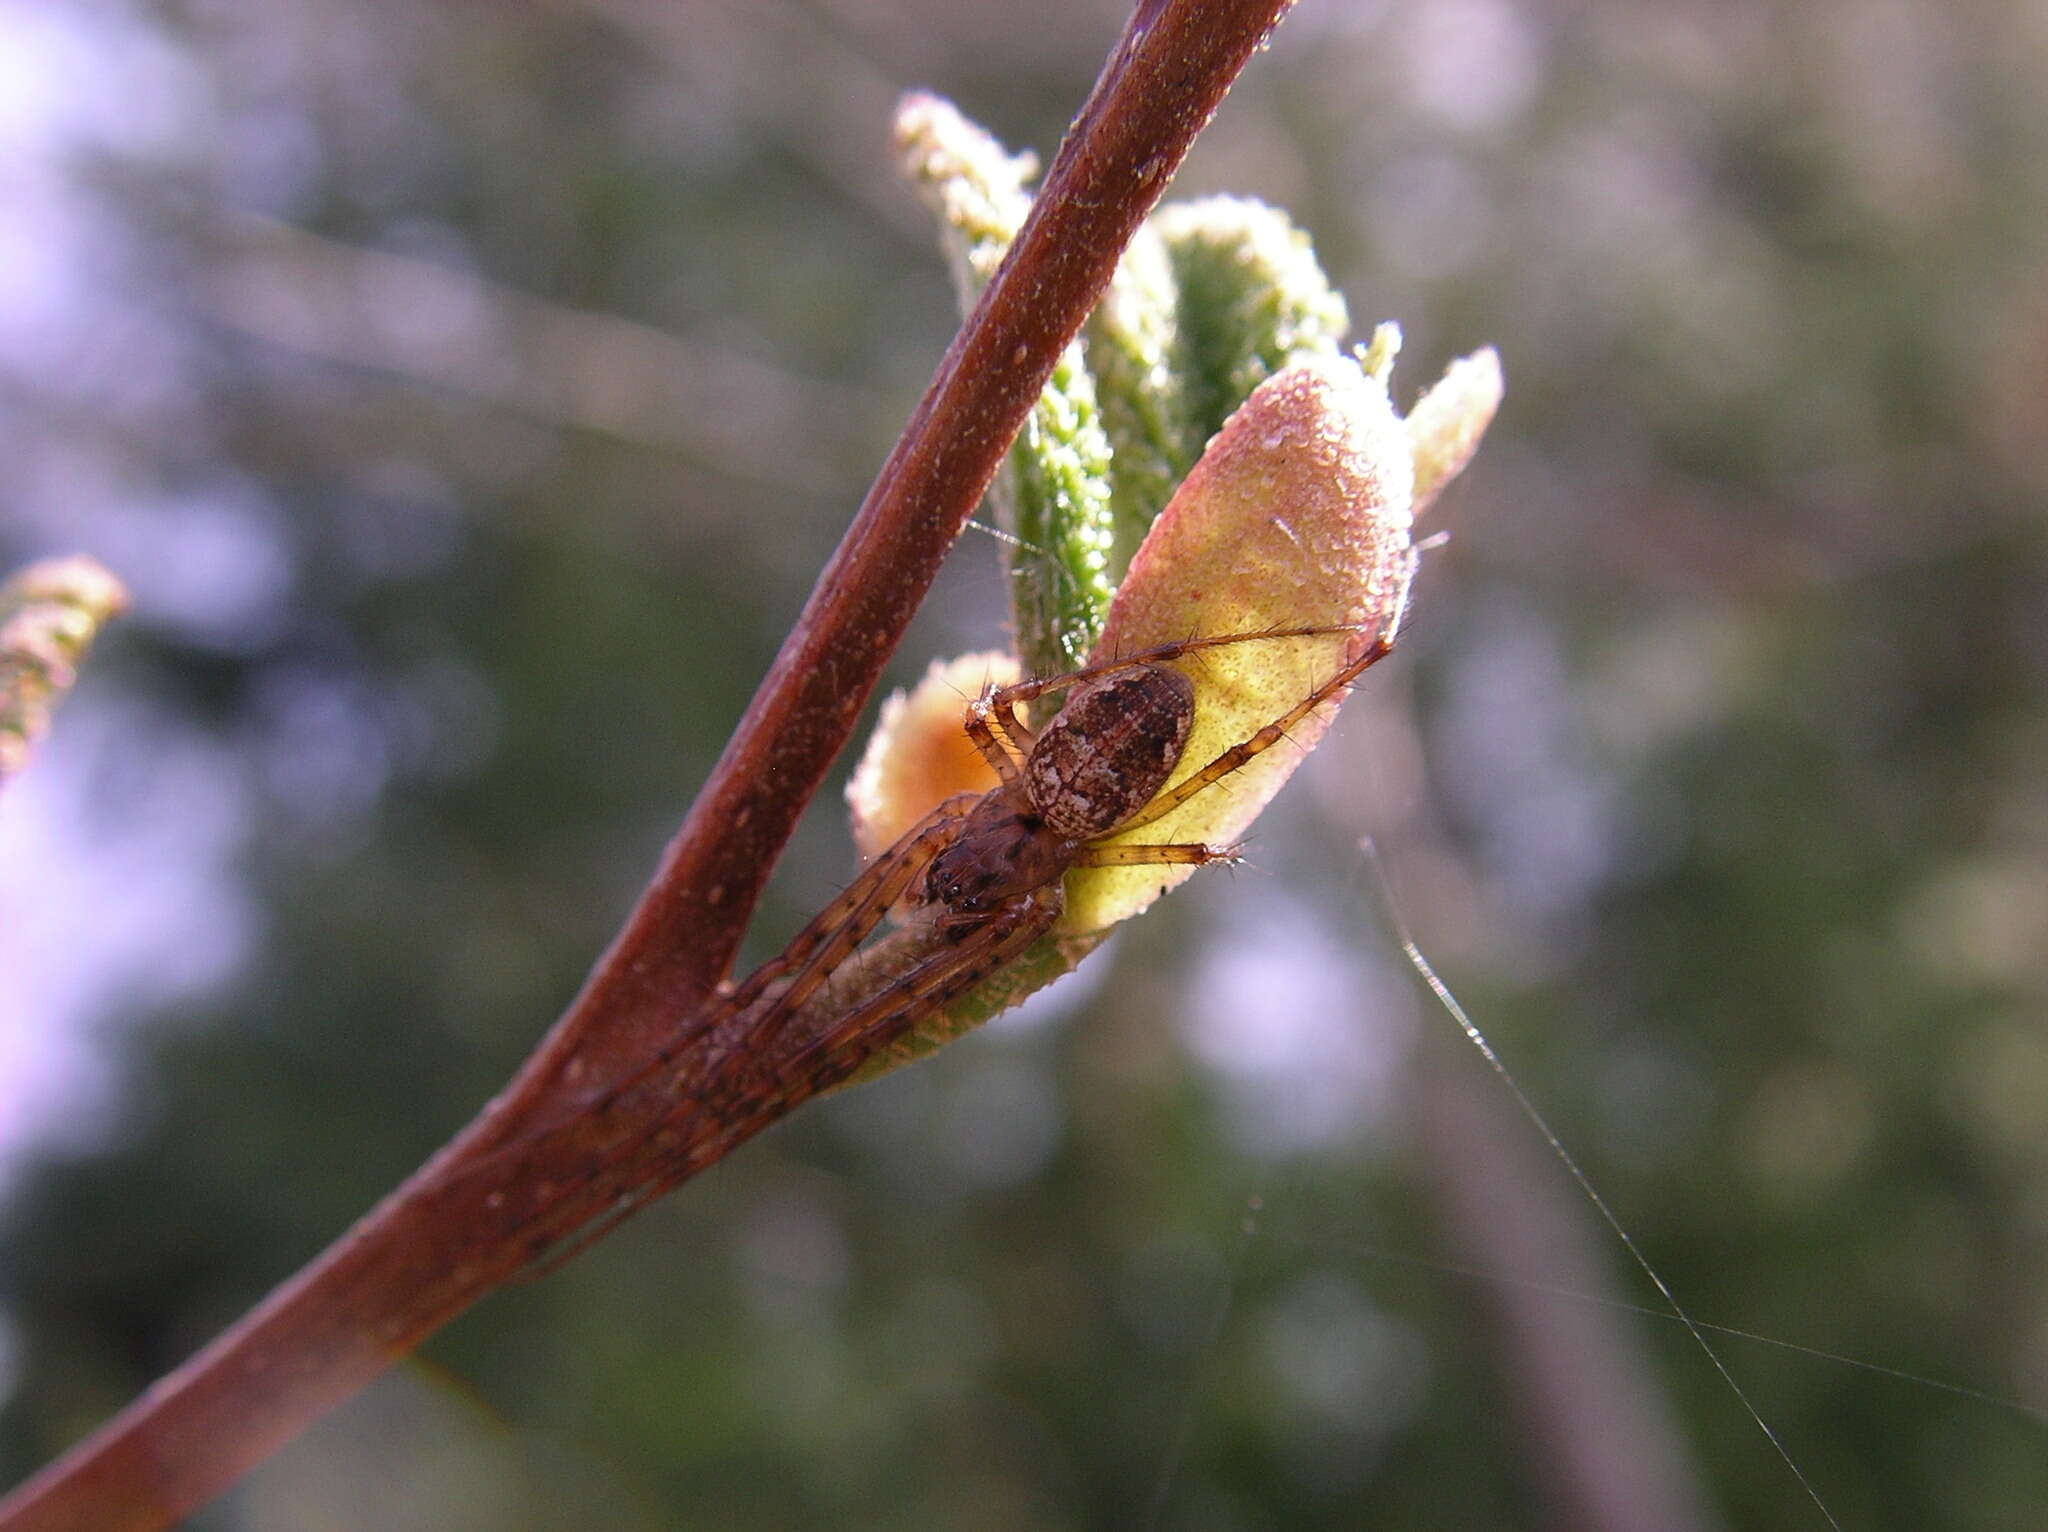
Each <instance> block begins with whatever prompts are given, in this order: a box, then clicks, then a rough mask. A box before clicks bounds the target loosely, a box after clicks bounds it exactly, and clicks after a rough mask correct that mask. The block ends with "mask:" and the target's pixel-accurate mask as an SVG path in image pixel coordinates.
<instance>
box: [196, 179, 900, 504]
mask: <svg viewBox="0 0 2048 1532" xmlns="http://www.w3.org/2000/svg"><path fill="white" fill-rule="evenodd" d="M196 292H197V297H198V302H199V303H200V304H201V306H202V307H203V308H204V310H205V312H206V313H207V315H208V316H209V317H210V318H212V319H213V320H215V321H216V322H218V323H220V324H223V325H226V326H228V327H229V328H231V329H233V330H236V331H239V332H241V333H242V334H245V335H251V336H254V337H256V338H257V339H259V340H262V341H266V342H268V343H270V344H272V345H277V346H283V347H286V348H288V349H290V350H293V351H300V352H305V353H307V354H309V355H312V356H317V357H321V358H323V359H325V360H328V361H334V362H340V363H344V364H346V365H349V366H353V367H363V368H368V369H372V370H374V371H378V372H384V373H390V374H394V375H396V376H398V377H401V378H404V379H406V380H408V381H411V382H415V383H420V384H424V385H426V386H428V387H429V388H435V389H443V390H446V391H448V392H450V393H453V394H456V395H458V396H460V397H461V398H463V399H469V400H481V401H483V402H485V403H487V404H490V405H492V406H494V407H496V408H498V409H503V410H509V411H511V412H512V413H514V414H517V415H521V416H524V417H526V418H527V419H530V420H536V421H539V422H542V423H543V424H546V425H551V426H562V427H568V428H571V429H574V430H581V431H594V432H598V433H600V434H602V435H605V436H610V437H614V438H616V439H618V440H620V441H624V442H628V443H631V444H633V445H636V446H642V447H650V448H653V449H655V450H657V451H661V452H674V453H679V454H681V455H683V456H685V457H689V458H692V459H695V460H697V461H699V462H702V463H703V464H705V465H706V466H707V467H710V468H713V469H715V470H717V471H718V472H720V473H724V474H728V475H730V476H732V477H733V478H736V479H744V480H748V481H751V482H754V483H761V484H768V485H772V486H775V487H777V488H783V489H795V490H800V491H804V492H806V493H817V492H821V491H825V490H830V489H833V488H836V487H837V485H838V483H839V479H838V475H837V472H836V465H838V464H843V463H846V462H848V461H850V460H851V458H852V457H853V455H854V454H855V453H856V452H857V451H859V450H860V449H861V446H862V443H863V441H864V440H865V434H866V433H865V431H864V429H863V419H862V417H863V414H864V410H863V408H862V406H863V404H864V403H866V402H867V401H866V400H864V399H863V397H862V396H861V395H860V394H859V393H858V392H857V391H855V390H852V389H847V388H839V387H836V386H834V385H832V384H829V383H822V382H819V381H816V380H814V379H809V378H799V377H796V376H794V375H793V374H791V373H789V372H786V371H784V370H782V369H780V368H777V367H773V366H771V365H769V364H768V363H766V362H763V361H761V360H760V359H759V358H758V357H755V356H751V355H749V354H748V353H746V352H743V351H737V350H734V349H733V348H731V347H726V346H715V345H710V344H707V343H705V342H702V341H696V340H688V339H684V338H682V337H680V336H676V335H672V334H670V333H668V332H667V331H665V330H660V329H657V328H655V327H654V326H652V325H646V324H641V323H638V322H636V321H634V320H630V319H621V318H618V317H616V316H614V315H609V314H594V313H589V312H586V311H583V310H579V309H571V308H564V307H562V306H561V305H560V304H555V303H548V302H546V301H544V300H542V299H539V298H535V297H533V296H531V295H530V294H527V293H522V292H518V291H516V290H515V289H512V288H509V287H505V286H503V285H501V284H499V283H495V282H490V281H486V280H485V279H484V278H482V277H478V276H476V275H474V274H472V273H469V272H465V271H459V270H456V269H453V268H451V267H447V266H440V265H436V264H435V263H433V262H432V261H426V260H420V259H417V258H415V257H412V256H405V255H394V254H392V253H390V252H388V251H382V250H366V249H362V248H359V247H357V246H354V245H347V244H343V243H340V242H339V241H336V240H331V239H326V238H323V237H321V236H320V235H317V234H309V233H307V232H305V231H304V230H302V229H295V228H293V227H291V225H289V224H284V223H279V222H276V221H275V220H272V219H267V218H257V217H254V216H248V215H245V216H243V217H240V218H237V219H234V220H232V221H230V222H229V223H228V224H227V225H226V230H225V237H224V239H223V240H222V242H221V243H220V244H219V245H218V246H217V248H216V250H215V253H214V256H213V261H212V265H211V266H210V268H209V269H208V270H207V271H206V273H205V274H204V275H203V276H202V278H201V279H200V282H199V284H198V287H197V289H196Z"/></svg>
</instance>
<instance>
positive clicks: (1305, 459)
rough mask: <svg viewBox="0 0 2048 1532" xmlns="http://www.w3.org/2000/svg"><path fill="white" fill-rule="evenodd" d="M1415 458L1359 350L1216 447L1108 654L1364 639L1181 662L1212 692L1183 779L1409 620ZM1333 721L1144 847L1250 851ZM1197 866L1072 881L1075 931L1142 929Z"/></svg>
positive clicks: (1155, 535) (1219, 439) (1233, 422)
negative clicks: (1253, 637)
mask: <svg viewBox="0 0 2048 1532" xmlns="http://www.w3.org/2000/svg"><path fill="white" fill-rule="evenodd" d="M1411 463H1412V460H1411V455H1410V445H1409V438H1408V433H1407V430H1406V429H1405V427H1404V426H1403V424H1402V422H1401V419H1400V417H1398V416H1397V415H1396V414H1395V413H1394V409H1393V406H1392V404H1391V403H1390V402H1389V400H1388V398H1387V390H1386V384H1385V382H1384V380H1383V379H1381V378H1379V377H1375V376H1372V375H1370V374H1368V373H1367V372H1365V371H1364V370H1363V369H1362V368H1361V367H1360V366H1359V365H1358V364H1357V363H1356V362H1355V361H1353V360H1351V359H1350V358H1348V357H1330V358H1321V359H1317V360H1314V361H1309V362H1303V363H1299V364H1297V365H1295V366H1292V367H1289V368H1288V369H1286V370H1285V371H1283V372H1281V373H1278V374H1276V375H1275V376H1274V377H1272V378H1270V379H1268V380H1267V381H1266V382H1265V383H1263V384H1261V385H1260V386H1259V388H1258V389H1257V390H1256V391H1254V392H1253V394H1252V396H1251V397H1250V398H1249V399H1247V400H1246V401H1245V403H1244V405H1243V406H1242V407H1241V408H1240V409H1239V410H1238V411H1237V413H1236V414H1235V415H1233V416H1231V418H1230V420H1229V421H1228V422H1227V423H1226V424H1225V425H1224V427H1223V429H1222V430H1221V431H1219V432H1218V433H1217V434H1216V436H1215V438H1214V439H1213V440H1212V441H1211V442H1210V443H1209V446H1208V450H1207V451H1206V452H1204V453H1203V455H1202V459H1201V461H1200V462H1199V463H1197V464H1196V465H1195V468H1194V471H1193V472H1192V473H1190V474H1189V475H1188V478H1187V480H1186V482H1184V483H1183V484H1182V485H1181V487H1180V489H1179V490H1178V491H1177V492H1176V493H1175V495H1174V497H1173V499H1172V501H1171V502H1170V503H1169V504H1168V505H1167V507H1166V509H1165V510H1164V511H1163V512H1161V513H1160V516H1159V519H1158V521H1157V522H1156V523H1154V525H1153V527H1152V530H1151V532H1150V534H1149V535H1148V536H1147V537H1146V539H1145V542H1144V545H1143V546H1142V547H1141V548H1140V549H1139V550H1138V553H1137V556H1136V557H1135V558H1134V559H1133V560H1132V561H1131V568H1130V573H1129V574H1128V575H1127V576H1126V578H1125V580H1124V583H1123V585H1122V587H1121V588H1120V589H1119V590H1118V592H1117V595H1116V600H1115V601H1114V603H1113V604H1112V605H1111V607H1110V612H1109V619H1108V623H1107V626H1106V627H1105V629H1104V631H1103V635H1102V639H1101V641H1100V643H1099V644H1098V645H1097V648H1096V657H1097V658H1102V657H1105V656H1112V655H1118V654H1129V653H1132V652H1134V651H1136V650H1139V649H1144V648H1148V647H1150V646H1152V645H1155V644H1162V643H1168V642H1171V641H1174V640H1177V639H1183V638H1190V637H1205V636H1210V635H1216V634H1228V633H1259V632H1263V631H1265V630H1268V629H1274V628H1298V627H1304V626H1311V625H1344V626H1346V627H1349V628H1351V629H1353V630H1354V631H1353V632H1351V633H1339V634H1332V635H1328V636H1318V637H1310V638H1285V639H1282V638H1271V639H1261V640H1258V641H1256V642H1249V643H1243V644H1232V645H1228V646H1225V647H1221V648H1216V649H1208V650H1203V651H1200V652H1198V653H1196V654H1191V655H1189V656H1187V657H1185V658H1184V659H1182V660H1180V661H1177V662H1176V663H1177V664H1178V666H1179V668H1180V669H1182V670H1184V671H1185V672H1186V673H1187V674H1188V676H1189V677H1190V678H1191V679H1192V680H1193V681H1194V683H1195V708H1196V715H1195V723H1194V728H1193V731H1192V733H1191V735H1190V737H1189V740H1188V745H1187V749H1186V751H1185V753H1184V754H1183V756H1182V758H1181V764H1180V767H1179V769H1178V770H1177V771H1176V773H1175V777H1174V780H1175V781H1178V780H1179V779H1180V778H1182V777H1185V776H1188V775H1190V774H1192V773H1193V772H1195V771H1198V770H1200V769H1201V768H1202V767H1203V766H1205V765H1207V764H1208V762H1209V761H1210V760H1212V759H1214V758H1215V757H1216V756H1218V755H1220V754H1222V753H1223V752H1224V751H1225V750H1228V749H1229V748H1231V747H1232V746H1234V745H1236V744H1239V743H1241V742H1242V741H1244V740H1246V739H1249V738H1250V737H1251V736H1252V735H1254V734H1256V733H1257V732H1258V731H1259V730H1260V729H1261V728H1263V727H1264V726H1265V725H1267V724H1268V723H1271V722H1272V721H1273V720H1274V719H1276V718H1278V717H1280V716H1281V715H1282V714H1284V713H1285V712H1287V710H1288V709H1289V708H1291V707H1293V706H1294V705H1295V704H1296V703H1298V702H1300V701H1301V700H1302V699H1303V698H1304V697H1306V696H1307V695H1308V694H1309V693H1310V692H1311V691H1312V690H1313V689H1314V688H1315V687H1316V686H1317V685H1318V684H1319V683H1320V682H1322V681H1323V680H1325V679H1327V678H1328V677H1329V676H1331V675H1332V674H1334V673H1335V672H1336V671H1337V670H1338V669H1340V668H1341V667H1342V666H1343V664H1344V663H1345V662H1346V660H1347V659H1349V658H1350V657H1352V656H1353V655H1356V654H1358V653H1359V652H1361V651H1362V650H1363V649H1364V647H1365V646H1366V645H1368V644H1369V643H1371V642H1372V640H1373V638H1374V636H1375V635H1376V634H1378V633H1381V632H1385V631H1388V630H1390V629H1391V628H1392V627H1393V625H1394V624H1395V622H1396V621H1397V620H1398V618H1399V613H1400V608H1401V604H1402V602H1403V600H1404V599H1405V596H1406V591H1407V584H1408V575H1409V570H1410V565H1411V554H1410V549H1409V527H1410V522H1411V516H1410V502H1411V499H1412V495H1413V488H1414V471H1413V468H1412V466H1411ZM1331 711H1332V709H1331V708H1323V709H1319V710H1318V711H1317V712H1316V713H1314V714H1312V715H1310V716H1309V717H1308V718H1306V719H1303V720H1302V721H1301V722H1300V723H1299V724H1297V725H1296V726H1295V727H1294V728H1293V729H1292V730H1291V731H1290V732H1289V738H1288V739H1287V740H1284V741H1282V742H1281V743H1280V744H1278V745H1276V746H1274V747H1273V748H1272V749H1270V750H1268V751H1266V752H1265V753H1264V754H1263V755H1261V756H1259V757H1258V758H1257V759H1256V760H1254V761H1252V762H1251V763H1249V764H1248V765H1246V766H1245V767H1244V768H1243V769H1242V770H1239V771H1237V772H1235V773H1233V774H1232V775H1230V776H1229V777H1226V778H1225V779H1223V780H1222V781H1221V782H1219V783H1217V784H1216V785H1215V786H1213V787H1211V788H1209V789H1208V790H1206V791H1205V792H1202V793H1201V794H1199V795H1197V796H1196V797H1194V798H1192V799H1190V800H1189V801H1188V802H1187V803H1186V804H1184V805H1182V806H1181V807H1180V808H1178V809H1176V810H1175V811H1174V812H1173V813H1171V814H1169V815H1167V816H1166V817H1164V818H1162V819H1160V820H1158V821H1156V822H1155V823H1153V824H1150V825H1146V826H1144V827H1143V828H1142V829H1140V830H1137V831H1134V832H1132V833H1131V835H1130V836H1129V839H1130V840H1132V841H1134V842H1135V841H1157V842H1169V841H1192V842H1202V843H1206V844H1211V845H1228V844H1232V843H1234V842H1235V841H1237V840H1238V839H1239V837H1241V836H1242V835H1243V834H1244V832H1245V831H1246V830H1247V829H1248V828H1249V827H1250V825H1251V822H1252V821H1253V819H1255V818H1256V817H1257V816H1258V813H1259V811H1260V809H1262V808H1263V807H1264V806H1265V805H1266V803H1267V802H1268V801H1269V800H1270V799H1271V798H1272V796H1273V794H1274V793H1276V792H1277V791H1279V788H1280V785H1281V784H1282V783H1283V782H1285V781H1286V779H1287V777H1288V776H1289V775H1290V774H1291V773H1292V772H1293V770H1294V768H1295V766H1296V765H1297V764H1299V762H1300V760H1301V758H1302V756H1303V755H1304V754H1305V753H1306V752H1307V750H1308V748H1309V747H1310V746H1311V745H1313V744H1314V743H1315V741H1316V740H1317V739H1318V738H1320V737H1321V735H1322V732H1323V730H1324V728H1325V727H1327V725H1328V722H1329V715H1330V713H1331ZM1170 786H1171V784H1169V787H1170ZM1192 870H1193V869H1192V868H1188V867H1131V868H1096V869H1087V870H1082V871H1077V872H1073V873H1070V874H1069V875H1068V878H1067V911H1066V915H1065V917H1064V919H1063V921H1062V924H1061V929H1062V930H1063V931H1066V932H1069V933H1081V932H1089V931H1099V930H1102V929H1105V928H1106V927H1108V926H1111V925H1114V924H1115V923H1116V922H1118V921H1120V920H1126V919H1128V918H1129V917H1130V916H1132V915H1134V914H1136V913H1137V912H1138V911H1140V910H1142V909H1144V908H1145V907H1146V906H1147V905H1149V904H1150V903H1151V902H1152V901H1153V900H1154V899H1156V898H1157V897H1158V896H1159V895H1160V894H1161V893H1163V892H1165V890H1166V889H1168V888H1170V887H1172V886H1173V885H1174V884H1176V883H1178V882H1180V881H1181V880H1182V879H1183V878H1185V877H1187V876H1188V874H1189V873H1190V872H1191V871H1192Z"/></svg>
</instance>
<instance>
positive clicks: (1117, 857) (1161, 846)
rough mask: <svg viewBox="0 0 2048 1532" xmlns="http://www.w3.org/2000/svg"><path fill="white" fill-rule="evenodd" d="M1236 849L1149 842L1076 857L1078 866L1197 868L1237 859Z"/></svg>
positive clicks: (1084, 850) (1101, 848)
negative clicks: (1171, 866) (1168, 865)
mask: <svg viewBox="0 0 2048 1532" xmlns="http://www.w3.org/2000/svg"><path fill="white" fill-rule="evenodd" d="M1237 850H1238V848H1237V847H1235V846H1204V845H1200V844H1196V843H1190V842H1182V841H1146V842H1140V843H1139V844H1138V845H1135V846H1083V847H1082V848H1081V849H1080V850H1079V851H1078V852H1076V853H1075V855H1074V861H1073V865H1074V866H1076V867H1147V866H1157V865H1163V864H1167V863H1172V864H1175V865H1181V864H1185V863H1189V862H1192V863H1194V864H1195V865H1196V866H1198V867H1202V866H1207V865H1208V864H1209V863H1211V862H1235V861H1237V860H1238V854H1237Z"/></svg>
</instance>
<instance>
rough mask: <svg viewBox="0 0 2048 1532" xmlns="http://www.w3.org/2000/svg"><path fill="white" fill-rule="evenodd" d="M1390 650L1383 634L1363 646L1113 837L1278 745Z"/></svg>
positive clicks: (1120, 827)
mask: <svg viewBox="0 0 2048 1532" xmlns="http://www.w3.org/2000/svg"><path fill="white" fill-rule="evenodd" d="M1393 648H1394V641H1393V640H1392V639H1391V638H1388V637H1386V636H1385V635H1384V634H1382V635H1381V636H1380V637H1378V638H1376V639H1374V640H1373V641H1372V642H1371V643H1370V644H1368V645H1367V646H1366V648H1365V651H1364V652H1363V653H1362V654H1360V655H1359V656H1358V658H1357V659H1355V660H1353V661H1352V662H1351V663H1350V664H1348V665H1346V666H1345V667H1344V668H1343V669H1342V670H1340V671H1338V672H1337V673H1336V674H1335V675H1333V676H1331V677H1330V679H1329V680H1327V681H1325V682H1324V683H1323V684H1322V685H1321V686H1318V687H1317V688H1316V689H1315V690H1314V691H1312V692H1310V693H1309V694H1308V696H1307V697H1305V698H1303V699H1302V701H1301V702H1300V703H1298V704H1296V705H1295V706H1294V707H1291V708H1289V709H1288V710H1287V711H1286V712H1285V713H1283V714H1281V715H1280V716H1279V717H1278V718H1276V719H1274V720H1273V721H1272V722H1271V723H1269V724H1267V725H1266V726H1265V728H1263V729H1261V730H1259V732H1258V733H1256V734H1254V735H1253V736H1252V737H1251V738H1250V739H1248V740H1245V741H1244V742H1243V743H1242V744H1236V745H1232V746H1231V747H1230V748H1229V749H1228V750H1226V751H1224V752H1223V753H1222V754H1221V755H1219V756H1217V757H1216V759H1215V760H1213V761H1211V762H1210V763H1209V764H1208V765H1206V766H1204V767H1203V768H1202V769H1201V770H1200V771H1198V772H1196V773H1195V774H1194V775H1193V776H1190V777H1187V778H1185V779H1183V780H1182V781H1180V782H1179V783H1177V784H1175V785H1174V786H1173V787H1170V788H1168V789H1167V790H1166V791H1165V792H1163V793H1161V794H1160V795H1159V796H1158V797H1157V798H1154V799H1153V800H1152V801H1151V802H1150V803H1149V804H1147V805H1146V806H1145V808H1144V809H1143V810H1141V811H1140V812H1139V813H1138V814H1137V815H1136V816H1135V817H1134V818H1131V819H1127V820H1125V821H1124V822H1123V823H1122V824H1120V825H1118V826H1117V827H1116V833H1117V834H1122V833H1123V832H1124V831H1125V830H1135V829H1138V828H1139V827H1140V826H1142V825H1148V824H1151V823H1152V822H1153V821H1154V820H1156V819H1163V818H1165V817H1166V816H1167V815H1168V814H1171V813H1172V812H1173V811H1174V810H1175V809H1177V808H1179V807H1180V806H1181V805H1182V804H1183V803H1186V802H1187V801H1188V799H1190V798H1192V797H1194V796H1195V794H1197V793H1199V792H1201V791H1203V790H1204V789H1205V788H1209V787H1213V786H1214V785H1215V784H1216V783H1218V782H1220V781H1221V780H1222V779H1223V778H1225V777H1227V776H1229V775H1230V774H1231V773H1232V772H1233V771H1236V770H1237V769H1238V768H1239V767H1240V766H1242V765H1244V763H1245V762H1247V761H1249V760H1251V759H1252V757H1254V756H1256V755H1259V754H1261V753H1262V752H1264V751H1265V750H1268V749H1270V748H1271V747H1272V746H1274V745H1276V744H1278V743H1279V742H1280V740H1281V739H1282V738H1283V737H1284V736H1285V735H1286V733H1287V731H1288V730H1289V729H1291V728H1293V727H1294V726H1295V725H1296V724H1298V723H1300V722H1301V720H1302V719H1304V718H1306V717H1307V716H1308V715H1309V714H1310V713H1312V712H1314V711H1315V710H1316V709H1317V708H1319V707H1321V706H1322V705H1323V704H1324V703H1325V702H1328V701H1329V700H1330V699H1331V698H1332V697H1334V696H1336V695H1337V693H1339V692H1340V691H1342V690H1343V689H1344V688H1345V687H1347V686H1349V685H1350V684H1351V683H1352V682H1353V681H1355V680H1357V679H1358V677H1359V676H1360V675H1361V674H1363V673H1364V672H1365V671H1366V670H1367V669H1368V668H1369V667H1371V666H1373V665H1376V664H1378V663H1379V662H1380V661H1381V660H1383V659H1385V658H1386V657H1387V656H1388V655H1389V654H1391V653H1392V652H1393Z"/></svg>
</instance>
